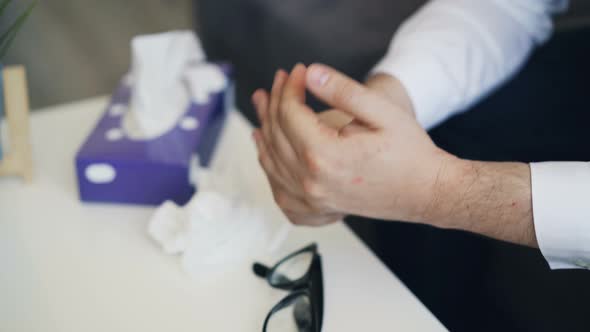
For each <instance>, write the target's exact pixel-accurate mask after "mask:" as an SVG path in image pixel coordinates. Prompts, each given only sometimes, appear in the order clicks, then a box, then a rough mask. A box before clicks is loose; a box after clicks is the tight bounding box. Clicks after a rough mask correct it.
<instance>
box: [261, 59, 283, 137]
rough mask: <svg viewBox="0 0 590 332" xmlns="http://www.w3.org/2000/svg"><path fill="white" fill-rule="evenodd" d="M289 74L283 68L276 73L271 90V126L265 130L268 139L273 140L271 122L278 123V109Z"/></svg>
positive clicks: (269, 111) (269, 110)
mask: <svg viewBox="0 0 590 332" xmlns="http://www.w3.org/2000/svg"><path fill="white" fill-rule="evenodd" d="M287 77H288V74H287V72H285V71H284V70H282V69H279V70H278V71H277V72H276V74H275V78H274V81H273V84H272V89H271V92H270V105H269V108H268V118H269V127H268V130H267V132H265V138H266V139H267V141H269V142H270V141H271V133H272V129H273V128H272V126H270V124H272V123H276V118H277V111H278V108H279V103H280V101H281V95H282V93H283V87H284V86H285V82H286V81H287Z"/></svg>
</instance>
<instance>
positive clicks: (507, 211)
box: [425, 158, 536, 246]
mask: <svg viewBox="0 0 590 332" xmlns="http://www.w3.org/2000/svg"><path fill="white" fill-rule="evenodd" d="M434 188H435V189H434V190H433V191H434V194H433V198H432V201H431V202H432V203H431V204H430V205H429V209H428V213H427V215H426V216H425V222H426V223H428V224H431V225H433V226H436V227H440V228H449V229H460V230H464V231H469V232H473V233H478V234H482V235H486V236H489V237H492V238H496V239H501V240H504V241H508V242H513V243H520V244H524V245H528V246H536V238H535V234H534V226H533V223H532V205H531V183H530V168H529V165H528V164H525V163H515V162H512V163H510V162H481V161H472V160H465V159H459V158H452V159H449V160H448V162H447V164H446V165H445V167H444V169H443V171H441V172H440V175H439V181H437V185H436V186H435V187H434Z"/></svg>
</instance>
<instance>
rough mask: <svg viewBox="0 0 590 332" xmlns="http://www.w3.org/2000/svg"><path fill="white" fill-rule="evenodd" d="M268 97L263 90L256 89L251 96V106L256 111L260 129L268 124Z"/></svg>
mask: <svg viewBox="0 0 590 332" xmlns="http://www.w3.org/2000/svg"><path fill="white" fill-rule="evenodd" d="M268 103H269V95H268V92H266V91H265V90H264V89H258V90H256V91H255V92H254V93H253V94H252V104H253V105H254V108H255V109H256V115H257V116H258V120H260V125H261V127H262V126H263V125H264V124H265V123H266V122H268Z"/></svg>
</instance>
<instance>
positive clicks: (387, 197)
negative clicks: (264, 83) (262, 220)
mask: <svg viewBox="0 0 590 332" xmlns="http://www.w3.org/2000/svg"><path fill="white" fill-rule="evenodd" d="M306 88H307V89H308V90H309V91H311V93H313V94H314V95H316V96H317V97H318V98H320V99H321V100H323V101H324V102H325V103H327V104H328V105H331V106H332V107H333V108H334V109H335V110H337V111H340V112H344V113H346V114H348V115H349V116H350V117H351V118H352V119H353V121H350V122H349V123H346V121H343V123H342V124H340V127H339V126H338V125H336V126H330V125H327V124H326V123H325V122H324V121H322V120H321V119H320V117H319V116H318V115H316V114H315V113H314V112H313V110H311V109H310V108H309V107H308V106H307V105H306V104H305V90H306ZM253 101H254V103H255V106H256V109H257V111H258V115H259V117H260V120H261V123H262V128H261V129H260V130H257V131H256V132H255V133H254V138H255V140H256V143H257V146H258V151H259V159H260V162H261V165H262V167H263V168H264V170H265V172H266V174H267V176H268V179H269V182H270V183H271V187H272V189H273V193H274V196H275V200H276V201H277V203H278V205H279V206H280V207H281V208H282V210H283V211H284V212H285V214H286V215H287V217H288V218H289V219H290V220H291V221H292V222H293V223H296V224H306V225H321V224H325V223H329V222H333V221H336V220H339V219H340V218H341V217H342V216H343V215H344V214H358V215H364V216H369V217H375V218H381V219H395V220H407V221H422V220H423V219H424V217H425V216H426V215H427V214H428V211H427V210H428V208H429V206H431V203H432V202H433V201H435V197H433V193H436V192H437V190H436V189H435V187H436V186H437V179H438V178H439V177H440V175H441V172H444V170H445V166H446V165H447V164H448V163H452V162H453V161H454V160H455V159H456V158H454V157H453V156H451V155H449V154H448V153H446V152H444V151H442V150H440V149H438V148H437V147H436V146H435V145H434V144H433V142H432V141H431V140H430V138H429V136H428V135H427V134H426V132H425V131H424V129H422V128H421V127H420V126H419V125H418V123H417V122H416V120H415V119H414V117H413V112H412V111H411V110H410V111H408V109H407V108H404V106H407V104H406V105H400V104H399V103H395V102H394V101H393V99H392V98H390V96H389V95H387V94H385V93H380V92H378V91H376V90H374V89H369V88H367V87H366V86H363V85H361V84H360V83H358V82H356V81H354V80H352V79H350V78H348V77H346V76H344V75H343V74H341V73H339V72H337V71H335V70H334V69H331V68H329V67H327V66H323V65H312V66H311V67H310V68H309V69H306V68H305V67H304V66H303V65H297V66H296V67H295V68H294V69H293V71H292V73H291V74H290V75H287V74H286V73H284V72H279V73H278V74H277V76H276V78H275V82H274V84H273V89H272V91H271V94H270V95H269V94H267V93H266V92H264V91H257V92H256V93H255V94H254V96H253Z"/></svg>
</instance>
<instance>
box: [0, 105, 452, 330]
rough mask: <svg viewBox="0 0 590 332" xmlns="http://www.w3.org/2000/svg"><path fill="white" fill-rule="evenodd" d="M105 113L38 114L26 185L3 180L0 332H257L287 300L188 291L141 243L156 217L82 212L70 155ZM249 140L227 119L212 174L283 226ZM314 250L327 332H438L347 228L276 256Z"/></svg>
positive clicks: (239, 122)
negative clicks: (222, 164) (228, 180)
mask: <svg viewBox="0 0 590 332" xmlns="http://www.w3.org/2000/svg"><path fill="white" fill-rule="evenodd" d="M106 102H107V99H106V98H95V99H89V100H86V101H82V102H79V103H73V104H68V105H62V106H57V107H53V108H50V109H46V110H42V111H40V112H37V113H34V115H33V116H32V120H31V132H32V143H33V149H34V162H35V171H36V173H35V180H34V183H33V184H31V185H24V184H22V183H21V181H20V180H18V179H10V178H3V179H0V331H2V332H20V331H23V332H24V331H26V332H35V331H40V332H41V331H42V332H52V331H56V332H57V331H59V332H82V331H84V332H91V331H97V332H98V331H100V332H105V331H111V332H113V331H125V332H134V331H142V332H150V331H158V332H161V331H174V332H182V331H193V332H194V331H256V332H258V331H260V330H261V323H262V321H263V319H264V316H265V315H266V314H267V312H268V310H269V309H270V308H271V306H272V305H274V304H275V303H276V302H277V301H278V300H279V299H280V298H281V297H283V296H284V295H285V294H284V292H282V291H279V290H274V289H272V288H270V287H269V286H268V285H267V284H266V283H265V282H264V281H263V280H260V279H258V278H256V277H254V275H253V274H252V272H251V270H250V269H249V268H248V267H244V268H243V269H240V270H237V271H236V272H235V273H232V274H229V275H226V276H224V277H222V278H218V279H216V280H209V281H206V280H195V279H191V278H190V277H189V276H187V275H186V274H184V273H183V272H182V270H181V269H180V263H179V261H178V258H177V257H172V256H167V255H165V254H163V253H162V252H161V251H160V249H159V248H158V247H157V246H156V245H155V244H154V243H153V242H152V241H151V240H150V239H149V238H148V236H147V234H146V224H147V220H148V218H149V217H150V215H151V213H152V211H153V209H152V208H144V207H131V206H116V205H103V204H81V203H80V202H79V201H78V196H77V185H76V182H75V175H74V174H75V173H74V155H75V153H76V151H77V149H78V147H79V146H80V144H81V142H82V141H83V139H84V138H85V137H86V135H87V134H88V133H89V131H90V130H91V128H92V127H93V125H94V123H95V121H96V119H97V118H98V116H99V115H100V113H101V112H102V110H103V108H104V106H105V105H106ZM249 128H250V127H249V125H248V124H247V122H246V121H245V120H244V119H243V118H242V117H241V116H240V115H239V114H237V113H232V115H231V116H230V118H229V124H228V126H227V128H226V130H225V131H224V134H223V138H222V141H221V142H220V149H221V150H219V151H221V152H220V153H219V154H218V155H217V156H216V161H215V162H214V164H215V163H217V162H218V161H217V160H224V159H225V161H226V162H227V161H233V164H235V165H239V167H237V168H236V169H235V170H234V171H235V172H236V176H237V177H239V176H241V174H247V176H245V177H242V180H243V181H242V183H243V185H244V186H248V190H251V193H252V195H257V196H256V197H257V198H259V199H260V200H261V201H264V202H265V204H268V206H269V209H274V210H275V212H273V213H276V215H277V222H285V221H284V220H283V219H282V217H279V215H280V214H279V213H278V211H276V208H275V207H274V204H272V199H271V195H270V193H269V190H268V189H267V187H268V186H267V184H266V180H265V179H264V177H263V174H262V173H261V171H260V170H259V167H258V164H257V161H256V156H255V150H254V145H253V143H252V142H251V139H250V130H249ZM311 241H317V242H318V244H319V248H320V253H321V254H322V257H323V264H324V283H325V288H326V289H325V301H326V302H325V316H324V329H323V331H328V332H329V331H338V332H342V331H421V332H422V331H444V330H445V328H444V327H443V326H442V325H441V324H440V323H439V322H438V321H437V320H436V318H435V317H434V316H433V315H432V314H431V313H430V312H428V311H427V310H426V308H425V307H424V306H423V305H422V304H421V303H420V302H419V301H418V300H417V299H416V298H415V297H414V295H412V294H411V293H410V292H409V291H408V289H407V288H406V287H405V286H404V285H403V284H402V283H401V282H400V281H399V280H398V279H397V278H396V277H395V275H393V274H392V273H391V272H390V271H389V270H388V269H387V268H386V267H385V266H384V265H383V264H382V263H381V262H380V261H379V260H378V259H377V258H376V256H375V255H374V254H373V253H372V252H371V251H370V250H369V249H368V248H367V247H365V245H364V244H363V243H362V242H361V241H360V240H359V239H358V238H356V236H355V235H354V234H353V233H352V232H351V231H350V230H348V228H347V227H345V226H344V225H343V224H336V225H333V226H329V227H325V228H318V229H308V228H297V229H295V230H294V231H293V232H291V235H290V236H289V239H288V240H287V242H286V243H285V245H284V246H283V248H282V249H281V253H280V254H282V253H286V252H288V251H290V250H292V249H296V248H298V247H301V246H303V245H305V244H307V243H309V242H311ZM276 258H278V257H276ZM268 263H272V262H268Z"/></svg>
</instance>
